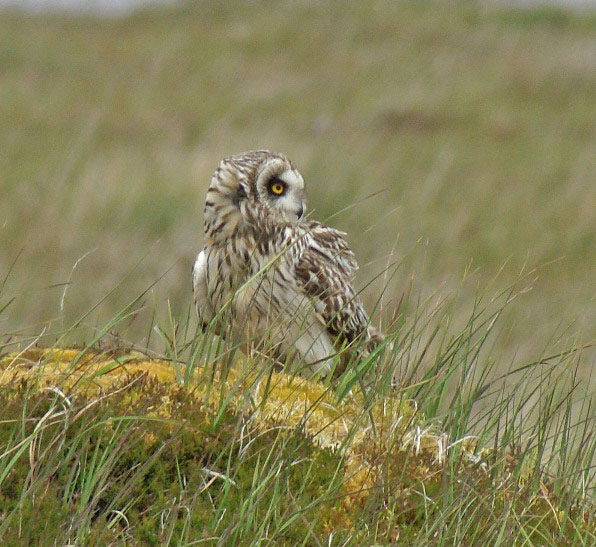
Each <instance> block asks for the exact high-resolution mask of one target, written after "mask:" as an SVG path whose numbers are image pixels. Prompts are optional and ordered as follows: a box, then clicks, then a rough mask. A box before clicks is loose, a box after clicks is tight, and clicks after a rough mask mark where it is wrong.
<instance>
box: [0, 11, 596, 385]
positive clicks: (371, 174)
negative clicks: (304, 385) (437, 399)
mask: <svg viewBox="0 0 596 547" xmlns="http://www.w3.org/2000/svg"><path fill="white" fill-rule="evenodd" d="M0 119H2V123H1V124H0V158H1V161H0V194H1V197H0V279H3V278H4V277H5V276H6V275H7V274H9V273H10V275H9V276H8V278H7V280H6V282H5V286H4V290H3V291H2V294H1V295H0V298H1V300H0V309H2V307H3V306H4V305H5V304H6V303H7V302H8V301H9V300H10V299H12V298H13V297H14V301H13V302H12V303H11V304H10V305H9V306H8V307H7V308H6V310H5V311H4V313H3V314H1V315H0V334H2V335H3V337H4V338H3V339H8V338H11V337H12V338H14V339H18V337H19V336H22V335H25V334H36V333H39V332H40V331H41V330H42V328H43V327H44V326H46V327H47V328H48V330H47V331H46V332H48V333H51V332H57V331H58V330H59V329H60V328H61V326H62V325H64V324H65V323H66V324H69V323H70V322H72V321H73V320H74V319H75V318H78V317H80V316H81V315H82V314H83V313H85V312H86V311H87V310H89V309H90V308H91V307H92V306H93V305H94V304H95V303H96V302H98V301H99V300H100V299H102V298H103V297H104V296H106V295H107V297H106V298H105V300H104V301H103V302H102V303H101V305H100V306H99V307H98V308H97V309H96V310H95V312H94V313H93V314H92V315H91V316H89V317H88V318H87V319H86V323H87V324H88V325H90V326H93V325H99V324H103V323H105V321H107V320H109V319H110V317H112V316H113V315H114V314H115V313H116V312H117V310H119V309H121V308H122V307H123V306H124V305H125V304H126V303H128V302H130V301H131V300H132V299H133V298H134V297H135V296H137V295H138V294H139V293H141V291H143V290H144V289H145V288H146V287H147V286H149V285H150V284H151V283H152V282H155V281H156V280H157V279H158V278H159V277H160V275H162V274H163V273H164V272H165V271H166V270H169V271H168V273H167V274H166V275H165V276H164V277H163V279H161V280H160V281H159V282H158V283H157V284H156V285H155V287H154V288H153V289H152V291H151V292H150V293H149V294H148V295H147V297H146V298H145V301H146V306H147V310H148V312H147V317H145V318H137V319H136V320H135V322H133V324H132V325H130V326H127V328H126V333H125V336H126V337H127V338H128V339H130V340H132V341H133V342H136V343H139V344H143V343H146V336H147V331H148V325H149V324H150V318H151V317H152V316H153V314H154V313H155V310H157V312H156V313H157V315H158V316H159V315H163V313H164V310H166V308H167V300H169V301H170V307H171V310H172V313H173V314H174V316H176V317H179V318H184V317H187V316H188V314H189V307H190V306H191V302H192V297H191V285H190V268H191V265H192V262H193V259H194V257H195V256H196V253H197V252H198V250H199V249H200V248H201V246H202V208H203V203H204V197H205V191H206V189H207V187H208V184H209V180H210V177H211V173H212V172H213V170H214V168H215V167H216V165H217V163H218V162H219V160H220V159H221V158H222V157H225V156H228V155H230V154H232V153H237V152H241V151H244V150H247V149H252V148H261V147H266V148H270V149H272V150H275V151H281V152H284V153H285V154H287V155H288V156H289V157H290V158H291V159H292V160H293V161H294V162H295V163H296V165H297V166H298V168H299V169H300V170H301V172H302V173H303V175H304V177H305V179H306V181H307V188H308V193H309V205H310V208H311V210H314V212H313V218H316V219H320V220H325V219H328V218H329V217H330V216H331V215H334V214H335V213H337V212H339V211H341V210H342V209H344V208H346V207H349V208H348V209H347V210H345V211H344V212H342V213H340V214H337V215H335V216H333V218H331V219H330V220H329V223H330V224H332V225H334V226H336V227H338V228H340V229H343V230H345V231H346V232H347V233H348V241H349V243H350V245H351V246H352V247H353V249H354V250H355V252H356V255H357V257H358V259H359V262H360V264H361V271H360V273H359V276H358V278H357V284H358V285H359V286H360V287H364V286H365V285H367V284H368V282H369V281H370V280H371V279H373V278H374V277H375V275H377V274H378V273H379V272H382V271H383V270H384V268H386V266H387V265H388V264H390V263H393V262H396V263H397V264H398V269H397V271H396V273H395V275H394V276H393V278H392V279H391V281H390V282H389V281H388V280H387V279H386V278H383V277H381V278H379V279H377V281H375V282H374V283H372V284H371V285H370V286H369V287H368V288H367V289H366V291H365V300H367V303H368V305H369V307H371V306H372V305H374V302H375V301H376V299H377V298H378V296H379V294H380V292H381V290H382V289H383V287H384V286H385V285H387V284H388V287H387V290H386V293H385V297H384V305H383V314H384V315H385V316H386V317H389V316H390V315H391V314H392V312H393V311H394V310H395V307H396V305H397V302H398V301H399V298H400V296H401V294H402V292H403V290H404V287H406V286H411V287H412V294H413V295H415V297H417V296H418V295H420V297H422V298H424V297H427V296H429V295H431V296H432V298H436V299H441V298H445V297H447V298H451V299H452V301H453V302H454V311H453V312H452V313H453V315H454V317H455V318H457V315H458V313H460V310H461V313H462V314H463V313H464V312H463V310H465V309H467V308H469V306H470V305H471V304H472V303H473V301H474V298H475V294H476V293H477V292H480V293H485V292H486V293H487V294H491V291H497V290H499V289H500V288H502V287H505V286H507V285H509V284H512V283H516V282H518V281H519V279H520V275H523V274H524V273H526V272H530V271H532V270H533V269H535V268H537V271H536V272H535V273H532V274H531V275H529V276H528V277H527V278H526V279H524V280H523V281H522V282H521V283H522V284H523V286H524V287H526V288H530V287H532V290H531V291H528V292H525V293H524V294H523V295H522V296H520V298H519V299H518V300H517V302H516V304H515V305H514V306H513V307H512V308H511V309H510V310H509V312H508V315H507V328H506V329H505V330H506V331H507V332H504V333H503V336H502V337H501V339H500V340H499V341H498V342H497V344H498V346H499V349H500V350H501V351H502V352H504V353H505V354H507V355H512V354H517V355H518V357H520V356H521V357H524V358H535V357H536V356H540V355H541V353H542V352H543V351H544V349H545V347H546V346H547V345H549V344H550V345H552V346H554V347H558V348H560V349H563V348H565V347H567V346H569V345H570V344H571V343H576V342H578V341H583V342H589V341H590V340H594V338H595V337H596V298H595V296H596V282H595V279H596V276H595V270H596V268H595V258H594V257H595V256H596V12H592V13H590V12H582V13H573V12H565V11H561V10H557V9H552V8H537V9H532V10H520V9H514V8H503V7H498V6H496V5H489V4H483V3H474V2H442V1H429V2H417V1H416V2H414V1H409V2H405V1H398V2H394V1H391V2H390V1H380V2H358V1H356V0H353V1H349V2H344V3H342V4H341V5H340V4H336V3H331V2H276V3H273V2H239V1H234V2H229V1H226V2H223V1H222V2H209V3H207V2H201V3H189V4H184V5H182V6H174V7H162V8H151V9H147V10H144V11H140V12H136V13H134V14H132V15H130V16H127V17H123V18H104V19H102V18H96V17H92V16H89V15H79V16H74V15H70V16H69V15H65V14H54V15H49V14H45V15H27V14H23V13H19V12H16V11H3V12H1V13H0ZM371 194H373V196H372V197H367V196H370V195H371ZM75 264H76V268H75V269H74V270H73V268H74V266H75ZM464 278H465V280H464ZM495 278H496V281H495ZM65 283H68V285H64V284H65ZM65 287H68V290H67V292H66V294H65V297H64V299H63V296H64V294H63V292H64V289H65ZM112 289H114V290H112ZM110 291H111V292H110ZM404 310H405V313H406V314H407V313H410V312H409V311H408V308H404ZM181 321H183V319H181ZM582 366H583V369H582V370H583V372H584V373H585V374H586V375H588V374H589V370H590V366H591V363H590V361H589V360H586V361H585V362H584V364H583V365H582Z"/></svg>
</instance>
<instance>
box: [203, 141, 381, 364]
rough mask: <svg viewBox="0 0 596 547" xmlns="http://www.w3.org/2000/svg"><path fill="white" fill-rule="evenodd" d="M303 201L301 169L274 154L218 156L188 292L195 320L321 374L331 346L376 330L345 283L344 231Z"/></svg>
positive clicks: (368, 339) (367, 345)
mask: <svg viewBox="0 0 596 547" xmlns="http://www.w3.org/2000/svg"><path fill="white" fill-rule="evenodd" d="M305 207H306V195H305V184H304V179H303V178H302V175H301V174H300V173H299V172H298V170H297V169H296V168H295V167H294V166H293V164H292V163H291V162H290V160H289V159H288V158H286V157H285V156H284V155H282V154H275V153H272V152H270V151H268V150H255V151H251V152H246V153H244V154H240V155H237V156H232V157H230V158H227V159H224V160H222V161H221V163H220V164H219V166H218V168H217V169H216V171H215V173H214V174H213V177H212V179H211V184H210V186H209V189H208V190H207V198H206V201H205V211H204V213H205V214H204V228H205V234H204V247H203V249H202V250H201V252H200V253H199V255H198V257H197V259H196V262H195V264H194V266H193V272H192V278H193V279H192V280H193V292H194V298H195V303H196V307H197V311H198V315H199V321H200V323H201V324H202V326H203V328H204V329H205V328H207V326H208V325H212V328H214V329H215V332H216V333H217V334H218V335H220V336H223V337H224V338H225V339H227V340H228V341H231V342H232V343H233V344H234V345H235V346H236V347H239V348H241V349H245V350H248V351H254V350H259V351H262V352H264V353H266V354H267V355H269V356H272V357H273V358H274V359H275V360H276V361H278V362H282V363H289V362H292V363H298V364H299V367H298V370H300V371H302V372H307V373H309V374H319V375H325V374H327V373H328V372H329V370H330V368H331V367H332V365H333V363H334V359H335V357H336V355H337V354H338V351H341V352H342V353H343V352H344V351H348V352H349V351H350V350H353V349H355V348H357V351H359V352H363V351H364V352H369V351H370V350H371V349H372V348H373V347H374V346H375V345H376V344H378V343H379V342H380V341H381V340H382V336H381V335H380V334H379V333H377V332H376V330H375V329H374V328H373V327H372V326H371V325H370V321H369V318H368V316H367V314H366V312H365V310H364V308H363V306H362V303H361V301H360V298H359V297H358V295H357V294H356V292H355V291H354V287H353V285H352V275H353V272H354V271H355V270H356V269H357V268H358V265H357V263H356V259H355V257H354V254H353V252H352V251H351V250H350V248H349V247H348V244H347V243H346V241H345V240H344V238H343V236H344V235H345V234H344V233H343V232H340V231H338V230H335V229H333V228H330V227H328V226H325V225H323V224H320V223H319V222H315V221H314V220H308V219H306V218H305V216H304V211H305Z"/></svg>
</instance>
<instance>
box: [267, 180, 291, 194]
mask: <svg viewBox="0 0 596 547" xmlns="http://www.w3.org/2000/svg"><path fill="white" fill-rule="evenodd" d="M287 186H288V185H287V184H286V183H285V182H284V181H283V180H281V179H278V178H277V177H273V178H272V179H271V180H270V181H269V183H268V184H267V189H268V190H269V193H270V194H271V195H272V196H281V195H283V194H284V193H285V191H286V188H287Z"/></svg>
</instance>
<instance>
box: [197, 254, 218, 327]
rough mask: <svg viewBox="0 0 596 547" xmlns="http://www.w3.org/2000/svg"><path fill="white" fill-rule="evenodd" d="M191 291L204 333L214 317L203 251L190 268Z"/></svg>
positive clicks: (205, 257)
mask: <svg viewBox="0 0 596 547" xmlns="http://www.w3.org/2000/svg"><path fill="white" fill-rule="evenodd" d="M192 289H193V293H194V297H195V305H196V307H197V313H198V315H199V323H200V324H201V327H202V328H203V331H204V330H205V329H206V328H207V325H208V324H209V322H210V321H211V320H212V319H213V317H214V316H215V314H214V312H213V309H212V306H211V302H210V301H209V298H208V295H207V255H206V253H205V249H203V250H202V251H201V252H200V253H199V255H198V256H197V260H196V261H195V263H194V266H193V268H192Z"/></svg>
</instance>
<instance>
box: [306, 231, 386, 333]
mask: <svg viewBox="0 0 596 547" xmlns="http://www.w3.org/2000/svg"><path fill="white" fill-rule="evenodd" d="M306 227H307V230H308V232H307V233H306V235H305V236H304V239H303V245H301V246H300V247H301V248H300V252H299V254H298V258H297V260H296V265H295V273H296V279H297V281H298V284H299V288H300V289H301V290H302V291H303V292H304V294H305V295H306V296H307V297H309V298H310V299H312V300H313V301H314V305H315V310H316V311H317V313H319V314H320V316H321V318H322V319H323V322H324V323H325V325H326V328H327V330H328V331H329V333H330V335H331V336H332V337H333V338H339V340H342V341H346V342H348V343H352V342H353V341H354V340H355V339H356V338H358V337H360V336H361V337H362V338H363V339H364V340H366V341H369V340H371V339H372V338H373V337H374V336H375V335H374V331H373V330H372V329H371V328H370V326H369V319H368V316H367V315H366V312H365V311H364V308H363V306H362V303H361V302H360V298H359V297H358V295H357V294H356V293H355V291H354V287H353V286H352V279H351V276H352V272H353V271H354V270H356V269H357V268H358V264H357V263H356V259H355V257H354V253H353V252H352V251H351V250H350V248H349V247H348V244H347V243H346V241H345V240H344V238H343V235H344V233H343V232H340V231H338V230H334V229H333V228H329V227H327V226H324V225H322V224H319V223H318V222H312V221H311V222H307V223H306Z"/></svg>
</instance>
